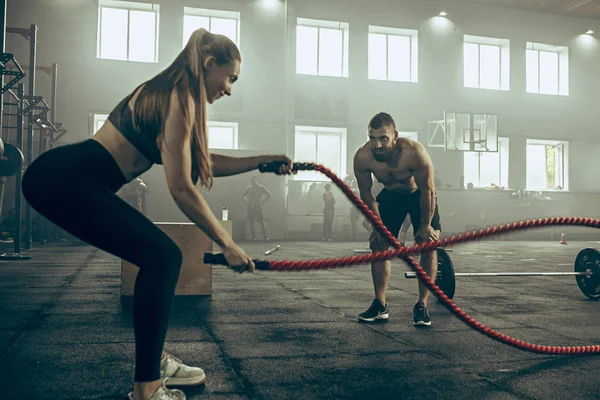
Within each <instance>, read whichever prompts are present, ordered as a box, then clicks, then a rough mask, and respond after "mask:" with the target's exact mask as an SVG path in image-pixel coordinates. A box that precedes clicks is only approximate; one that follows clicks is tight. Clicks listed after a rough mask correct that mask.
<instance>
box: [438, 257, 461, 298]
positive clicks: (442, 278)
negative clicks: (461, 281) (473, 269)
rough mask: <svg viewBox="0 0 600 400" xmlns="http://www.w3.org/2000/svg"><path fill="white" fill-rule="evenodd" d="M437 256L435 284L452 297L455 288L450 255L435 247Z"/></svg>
mask: <svg viewBox="0 0 600 400" xmlns="http://www.w3.org/2000/svg"><path fill="white" fill-rule="evenodd" d="M437 256H438V272H439V273H440V274H439V275H438V276H437V278H436V279H435V284H436V285H438V286H439V288H440V289H442V291H443V292H444V293H445V294H446V296H448V298H450V299H452V298H453V297H454V291H455V290H456V276H455V275H454V265H453V264H452V260H451V259H450V255H449V254H448V252H447V251H446V250H444V249H441V248H439V249H437Z"/></svg>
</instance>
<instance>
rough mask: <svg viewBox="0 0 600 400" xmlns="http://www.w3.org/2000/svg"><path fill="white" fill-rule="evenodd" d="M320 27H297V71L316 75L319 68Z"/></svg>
mask: <svg viewBox="0 0 600 400" xmlns="http://www.w3.org/2000/svg"><path fill="white" fill-rule="evenodd" d="M318 48H319V29H318V28H315V27H312V26H297V27H296V72H297V73H299V74H310V75H316V74H317V72H318V70H317V66H318V54H319V50H318Z"/></svg>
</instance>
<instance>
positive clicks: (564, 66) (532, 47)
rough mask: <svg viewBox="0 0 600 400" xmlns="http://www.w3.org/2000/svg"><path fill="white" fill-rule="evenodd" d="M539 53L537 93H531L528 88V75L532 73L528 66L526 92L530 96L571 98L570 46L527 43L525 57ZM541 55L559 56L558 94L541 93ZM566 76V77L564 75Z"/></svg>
mask: <svg viewBox="0 0 600 400" xmlns="http://www.w3.org/2000/svg"><path fill="white" fill-rule="evenodd" d="M529 51H533V52H536V53H537V91H530V90H529V88H528V87H527V81H528V79H527V75H528V74H529V73H530V71H529V68H527V64H526V65H525V92H526V93H528V94H539V95H543V96H569V91H570V87H569V86H570V82H569V81H570V62H571V61H570V51H569V47H568V46H557V45H551V44H545V43H538V42H526V43H525V57H527V52H529ZM541 53H553V54H557V55H558V61H557V77H556V79H557V91H556V93H541V82H540V79H541V78H540V76H541V73H540V72H541V70H542V66H541V62H540V55H541ZM563 74H564V75H563Z"/></svg>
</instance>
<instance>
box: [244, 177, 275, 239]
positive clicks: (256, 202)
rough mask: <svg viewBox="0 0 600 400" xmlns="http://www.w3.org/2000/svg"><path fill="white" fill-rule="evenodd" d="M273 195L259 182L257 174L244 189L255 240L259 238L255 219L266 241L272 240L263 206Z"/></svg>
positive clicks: (251, 230)
mask: <svg viewBox="0 0 600 400" xmlns="http://www.w3.org/2000/svg"><path fill="white" fill-rule="evenodd" d="M263 197H264V198H263ZM271 197H273V196H272V195H271V192H269V190H268V189H267V188H266V187H264V186H263V185H261V184H260V183H258V179H257V178H256V177H255V176H252V177H251V178H250V186H248V187H247V188H246V190H244V202H245V203H246V211H247V220H248V223H249V224H250V234H251V235H252V238H253V239H254V241H257V240H258V238H257V237H256V232H255V231H254V222H255V221H256V222H258V224H259V225H260V230H261V232H262V235H263V239H264V241H265V242H268V241H269V240H270V239H269V235H267V224H265V217H264V215H263V210H262V206H263V204H265V203H266V202H267V201H269V199H271Z"/></svg>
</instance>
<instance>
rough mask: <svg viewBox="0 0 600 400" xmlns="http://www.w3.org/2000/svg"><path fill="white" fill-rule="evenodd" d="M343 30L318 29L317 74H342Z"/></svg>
mask: <svg viewBox="0 0 600 400" xmlns="http://www.w3.org/2000/svg"><path fill="white" fill-rule="evenodd" d="M342 41H343V32H342V31H341V30H339V29H327V28H320V29H319V75H325V76H342V56H343V53H342V52H343V42H342Z"/></svg>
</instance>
